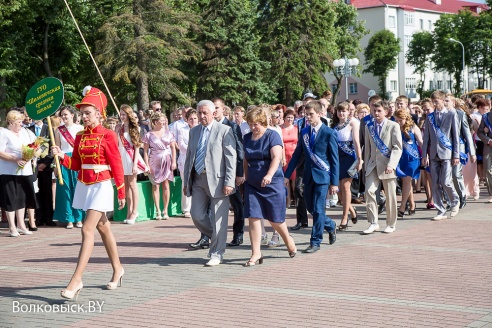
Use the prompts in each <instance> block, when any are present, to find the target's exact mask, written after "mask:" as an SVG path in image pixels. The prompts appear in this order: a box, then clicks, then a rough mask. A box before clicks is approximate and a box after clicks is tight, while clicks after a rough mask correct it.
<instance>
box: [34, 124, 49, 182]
mask: <svg viewBox="0 0 492 328" xmlns="http://www.w3.org/2000/svg"><path fill="white" fill-rule="evenodd" d="M35 127H36V125H35V124H33V125H31V126H29V127H28V129H29V130H31V131H32V133H34V135H36V128H35ZM39 136H40V137H44V138H48V139H50V146H51V138H50V132H49V130H48V124H44V123H43V126H42V127H41V132H40V133H39ZM52 162H53V156H52V155H50V154H49V153H48V155H47V156H45V157H44V158H39V159H38V163H37V164H38V165H39V164H45V165H46V168H45V169H44V171H50V172H51V171H52V170H53V169H52V168H51V163H52ZM36 171H37V170H36Z"/></svg>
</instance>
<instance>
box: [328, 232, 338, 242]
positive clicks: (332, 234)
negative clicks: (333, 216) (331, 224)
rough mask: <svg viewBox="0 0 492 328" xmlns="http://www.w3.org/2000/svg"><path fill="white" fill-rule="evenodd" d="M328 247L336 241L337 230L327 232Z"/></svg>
mask: <svg viewBox="0 0 492 328" xmlns="http://www.w3.org/2000/svg"><path fill="white" fill-rule="evenodd" d="M328 237H329V239H328V240H329V242H330V245H332V244H334V243H335V242H336V241H337V229H336V228H335V229H333V231H332V232H328Z"/></svg>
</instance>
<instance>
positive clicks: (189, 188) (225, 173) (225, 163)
mask: <svg viewBox="0 0 492 328" xmlns="http://www.w3.org/2000/svg"><path fill="white" fill-rule="evenodd" d="M202 128H203V127H202V126H201V125H197V126H195V127H194V128H193V129H191V130H190V139H189V142H188V150H187V151H186V161H185V166H184V176H183V177H184V181H183V187H186V194H187V196H191V195H192V193H193V175H194V174H195V169H194V166H195V155H196V151H197V148H198V141H199V140H200V135H201V131H202ZM205 171H206V174H207V180H208V187H209V190H210V195H211V196H212V198H221V197H225V195H224V191H223V187H224V186H228V187H232V188H234V187H235V182H236V142H235V139H234V135H233V133H232V129H231V128H230V127H229V126H227V125H225V124H220V123H218V122H216V121H215V120H214V121H213V122H212V128H211V130H210V135H209V138H208V143H207V151H206V153H205Z"/></svg>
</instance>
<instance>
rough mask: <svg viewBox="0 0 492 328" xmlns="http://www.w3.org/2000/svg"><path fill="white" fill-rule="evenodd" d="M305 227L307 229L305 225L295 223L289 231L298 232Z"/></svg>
mask: <svg viewBox="0 0 492 328" xmlns="http://www.w3.org/2000/svg"><path fill="white" fill-rule="evenodd" d="M307 227H308V225H307V224H303V223H297V224H296V225H295V226H293V227H290V230H300V229H303V228H307Z"/></svg>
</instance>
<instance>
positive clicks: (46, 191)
mask: <svg viewBox="0 0 492 328" xmlns="http://www.w3.org/2000/svg"><path fill="white" fill-rule="evenodd" d="M52 172H53V171H52V170H48V169H45V170H44V171H38V188H39V191H38V193H37V194H36V198H37V200H38V208H37V209H36V221H37V222H39V223H47V222H51V221H53V189H52V188H51V183H52V182H51V180H52Z"/></svg>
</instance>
